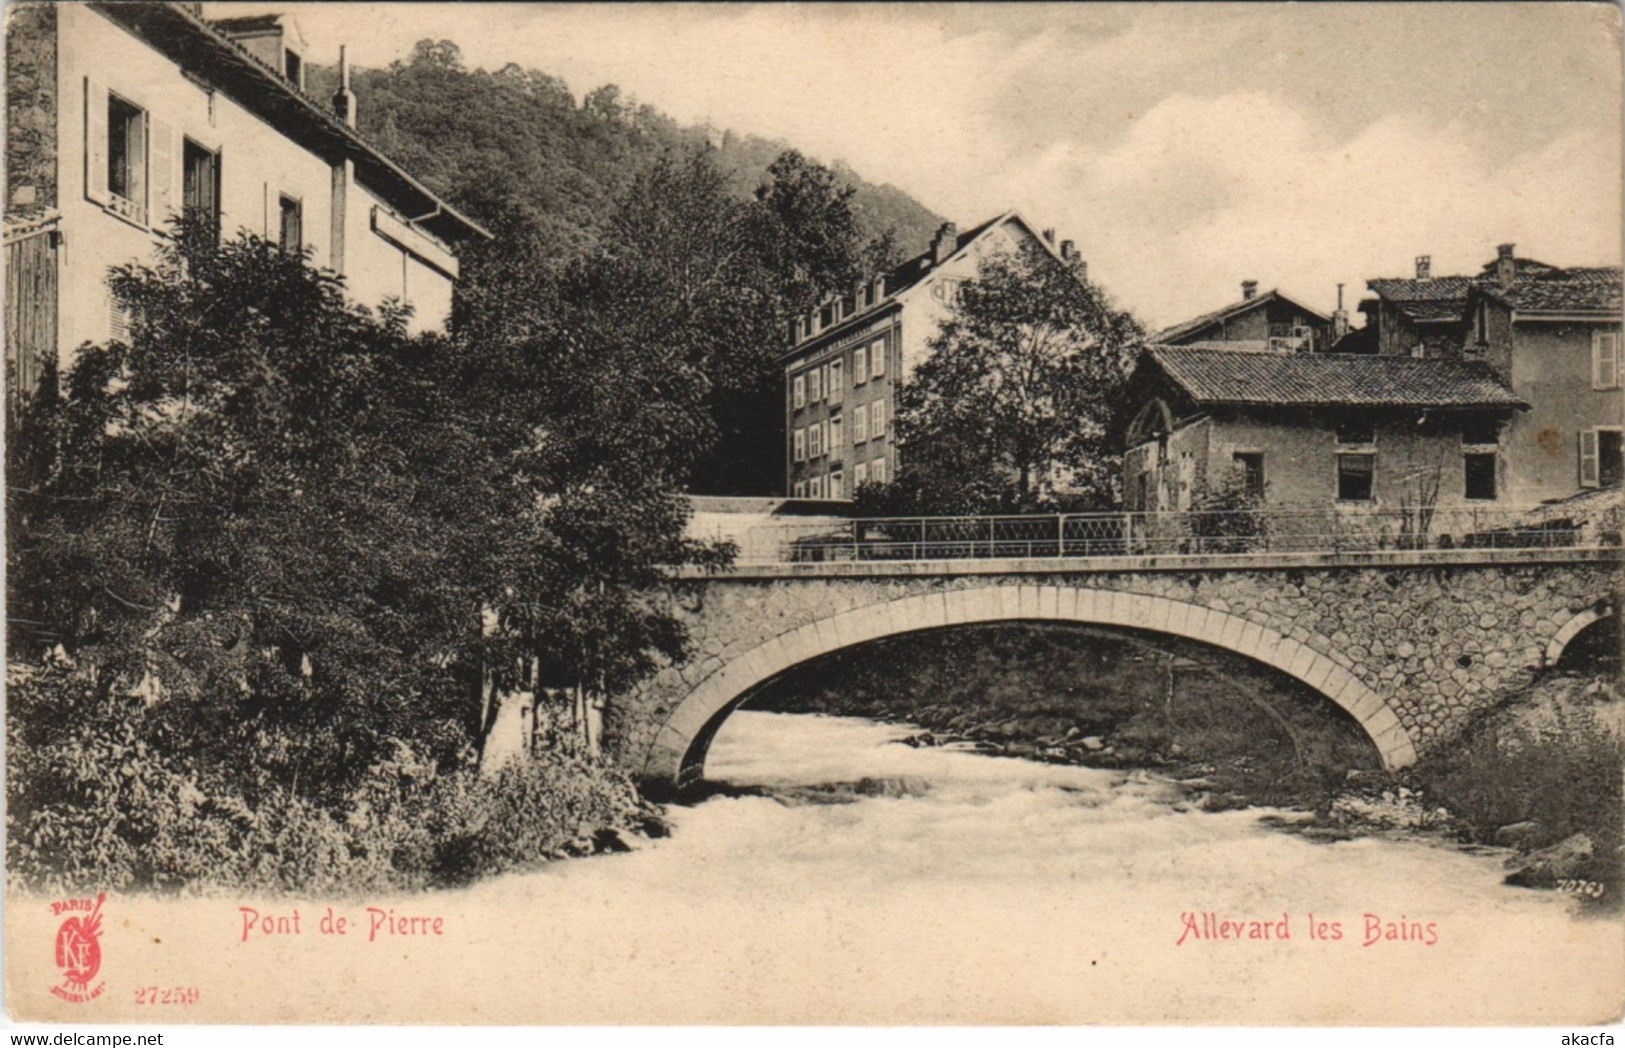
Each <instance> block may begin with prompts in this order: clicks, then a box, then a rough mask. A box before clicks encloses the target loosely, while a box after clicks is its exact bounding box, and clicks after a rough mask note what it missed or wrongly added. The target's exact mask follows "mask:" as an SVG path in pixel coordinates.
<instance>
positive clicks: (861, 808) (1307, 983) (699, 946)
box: [13, 711, 1622, 1024]
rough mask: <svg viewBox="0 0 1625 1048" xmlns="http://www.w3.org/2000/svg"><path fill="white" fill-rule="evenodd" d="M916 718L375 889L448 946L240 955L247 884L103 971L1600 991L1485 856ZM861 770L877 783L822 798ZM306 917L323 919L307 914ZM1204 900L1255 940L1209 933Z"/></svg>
mask: <svg viewBox="0 0 1625 1048" xmlns="http://www.w3.org/2000/svg"><path fill="white" fill-rule="evenodd" d="M904 734H907V729H905V728H901V727H897V726H891V725H881V724H875V723H871V722H867V721H861V720H852V719H843V718H829V717H809V716H791V715H782V714H770V713H753V712H749V711H744V712H741V713H738V714H736V715H735V716H734V717H733V718H732V719H731V720H730V721H729V722H728V724H727V725H726V727H725V728H724V730H723V731H722V732H721V734H720V735H719V736H718V738H717V740H716V742H715V744H714V746H713V748H712V750H711V756H710V762H709V765H708V769H707V770H708V776H709V778H710V779H711V780H712V781H714V782H716V783H719V784H722V789H721V791H720V792H718V793H717V794H716V795H713V796H712V797H710V798H709V799H707V800H704V801H701V802H698V803H695V804H693V805H690V806H678V807H675V808H674V809H673V813H672V818H673V823H674V833H673V835H672V836H671V837H669V838H666V839H662V840H659V841H653V842H650V843H649V844H648V845H647V846H645V847H643V848H642V849H640V850H639V851H637V852H634V853H631V854H622V855H605V856H599V857H595V858H591V859H585V860H579V861H571V862H559V863H554V864H552V865H550V866H548V867H546V868H544V869H541V870H539V871H537V872H533V873H525V874H515V875H510V876H506V877H501V878H497V879H495V880H493V881H490V882H487V883H484V884H481V885H478V886H476V887H474V888H472V889H468V890H465V891H458V892H447V893H438V894H434V895H430V896H418V897H413V898H405V899H395V900H373V903H374V905H375V906H377V907H379V908H380V909H383V908H391V907H393V908H395V909H397V910H399V911H400V912H401V913H402V914H405V913H417V912H424V913H433V914H435V915H438V916H440V917H442V918H443V920H444V922H445V924H444V927H445V929H446V931H445V933H444V935H443V936H442V937H440V938H428V939H424V938H417V939H388V938H384V939H380V940H379V941H375V942H372V943H368V942H366V941H365V939H364V938H363V937H361V936H359V935H357V936H355V937H352V938H349V939H348V940H345V941H339V940H337V939H332V940H330V941H323V940H322V939H321V937H319V936H312V935H309V934H307V935H304V936H302V937H281V938H278V937H269V938H260V937H257V936H256V937H251V938H250V940H249V941H247V942H242V941H239V940H238V935H237V931H238V928H237V923H236V922H237V910H236V904H237V902H239V901H238V900H232V901H231V902H230V903H227V902H224V901H187V902H156V901H152V900H145V901H142V900H124V901H121V902H119V903H118V904H117V906H115V905H113V904H110V906H109V912H110V913H111V914H114V915H115V916H118V915H123V914H128V916H124V917H123V924H122V925H121V926H119V927H121V928H123V929H129V930H130V931H131V932H132V933H133V934H130V935H128V936H126V937H125V938H124V939H117V938H116V937H114V936H112V935H111V933H110V936H109V942H108V943H107V946H106V956H108V957H109V958H110V959H109V961H108V962H107V963H108V965H109V968H111V967H112V964H113V959H117V960H118V961H119V963H121V964H122V963H126V959H127V958H129V957H131V956H134V957H135V958H136V959H137V960H138V962H139V964H140V965H145V966H146V967H148V968H151V967H159V968H162V967H163V963H167V964H168V965H169V967H168V969H167V971H166V978H168V979H171V980H173V981H175V982H176V983H177V984H180V985H185V984H189V983H191V982H193V981H197V982H199V983H202V984H204V985H205V991H204V994H205V997H204V999H205V1002H208V1001H210V1000H211V998H210V997H209V990H208V989H207V985H208V982H209V980H211V979H212V980H215V981H216V982H219V981H220V980H223V979H227V980H229V979H232V978H236V979H237V980H238V983H237V984H238V985H241V986H242V989H241V990H240V991H238V992H240V993H241V997H240V998H239V999H238V1001H239V1004H240V1010H239V1011H238V1012H237V1014H239V1015H240V1016H241V1017H243V1018H249V1019H259V1020H261V1021H269V1020H275V1019H278V1018H291V1017H302V1018H305V1019H307V1020H310V1019H315V1020H320V1019H321V1018H323V1017H324V1016H331V1017H349V1018H365V1019H371V1020H373V1021H379V1020H384V1021H394V1022H418V1021H425V1020H427V1021H436V1020H438V1021H442V1022H445V1021H454V1022H455V1021H495V1020H502V1021H509V1022H559V1023H604V1022H624V1021H640V1022H652V1023H737V1022H751V1023H785V1022H788V1023H832V1022H861V1023H944V1022H955V1023H960V1022H1010V1023H1028V1022H1040V1023H1042V1022H1068V1023H1079V1022H1081V1023H1137V1022H1156V1021H1159V1020H1161V1021H1168V1022H1198V1023H1215V1022H1237V1021H1240V1022H1253V1023H1297V1022H1304V1023H1313V1024H1338V1023H1347V1022H1355V1023H1448V1024H1460V1023H1466V1022H1469V1021H1474V1022H1489V1023H1517V1022H1532V1021H1538V1022H1545V1023H1553V1024H1556V1023H1580V1022H1585V1021H1587V1020H1596V1019H1599V1018H1601V1017H1603V1016H1604V1015H1606V1014H1607V1013H1608V1012H1610V1011H1611V1010H1612V1009H1613V1008H1614V1007H1615V1006H1616V1004H1615V1002H1616V999H1617V998H1616V994H1617V988H1618V987H1619V985H1620V982H1621V969H1622V964H1621V954H1622V944H1621V935H1620V929H1619V925H1618V923H1617V922H1616V921H1612V920H1596V919H1584V918H1577V917H1576V916H1575V915H1574V914H1575V907H1574V905H1573V900H1571V899H1568V898H1564V897H1561V896H1558V895H1555V894H1550V893H1537V892H1530V891H1522V890H1518V889H1513V888H1508V887H1505V886H1503V885H1502V884H1501V883H1500V879H1501V875H1502V871H1501V869H1500V864H1499V861H1498V858H1497V857H1496V856H1494V855H1470V854H1466V853H1463V852H1461V851H1459V850H1456V849H1453V848H1449V847H1443V846H1436V845H1430V844H1427V843H1421V842H1413V841H1389V840H1375V839H1362V840H1353V841H1346V842H1339V843H1333V844H1324V843H1312V842H1310V841H1308V840H1306V839H1304V838H1302V837H1299V836H1296V835H1293V834H1290V833H1286V832H1282V831H1281V830H1279V829H1272V828H1270V827H1269V826H1267V825H1265V824H1264V823H1262V822H1261V821H1260V817H1261V815H1262V814H1265V813H1261V812H1259V811H1256V810H1254V811H1234V812H1225V813H1220V814H1211V813H1204V812H1199V811H1189V810H1181V807H1182V806H1181V805H1179V803H1178V801H1179V794H1178V791H1177V788H1176V787H1175V786H1173V785H1172V784H1171V783H1168V782H1166V781H1164V780H1160V779H1158V778H1157V777H1155V776H1152V775H1146V774H1128V775H1125V774H1121V773H1116V772H1109V771H1099V770H1092V769H1085V768H1075V767H1063V766H1054V765H1044V764H1038V763H1031V762H1026V761H1019V760H1012V759H1006V758H996V757H987V756H980V755H977V754H973V753H965V752H951V751H945V750H933V749H913V748H910V747H907V746H902V745H897V744H895V742H894V740H895V739H897V738H899V737H900V736H902V735H904ZM863 780H869V782H868V784H867V785H866V786H864V787H863V788H862V789H861V790H859V791H857V792H858V793H860V794H864V793H867V794H873V795H860V796H857V797H856V798H855V799H854V798H853V793H854V791H852V790H851V789H845V790H842V789H831V788H830V784H838V783H857V782H862V781H863ZM255 905H263V906H265V907H266V908H267V912H270V910H271V908H274V907H276V906H279V905H280V906H283V907H284V908H286V904H278V903H273V902H269V901H268V902H264V903H258V904H255ZM361 908H362V904H356V905H350V906H348V907H347V909H348V910H349V911H350V912H352V913H355V912H356V911H359V910H361ZM303 909H304V910H305V914H304V917H305V920H306V921H307V922H309V923H310V924H311V925H312V926H313V925H314V922H315V918H316V916H317V915H318V914H320V913H321V911H322V905H318V904H304V905H303ZM338 909H339V910H340V911H341V912H342V911H344V910H346V907H343V906H341V907H339V908H338ZM1187 914H1188V915H1191V916H1190V918H1189V921H1188V922H1187V918H1186V917H1185V915H1187ZM1204 914H1211V915H1213V918H1214V922H1218V921H1228V922H1240V927H1241V928H1242V935H1243V937H1242V938H1239V939H1236V938H1222V939H1212V938H1205V937H1200V936H1201V935H1202V934H1203V933H1205V932H1206V931H1208V930H1210V929H1216V928H1217V927H1218V925H1217V924H1216V923H1210V922H1209V921H1207V920H1206V919H1205V918H1203V917H1202V916H1201V915H1204ZM1311 914H1313V921H1314V922H1315V927H1313V928H1312V926H1311V917H1310V915H1311ZM1367 914H1371V915H1373V916H1374V918H1375V919H1376V920H1377V921H1378V922H1379V923H1378V934H1379V938H1378V939H1377V941H1375V942H1373V943H1372V944H1371V945H1365V940H1366V938H1367V921H1368V918H1367V917H1366V915H1367ZM1283 915H1284V917H1283ZM1283 919H1284V921H1285V924H1284V925H1283V924H1282V922H1283ZM1252 922H1262V923H1252ZM1390 923H1392V924H1393V925H1394V926H1395V928H1396V929H1397V930H1399V931H1400V933H1401V937H1399V938H1383V937H1380V936H1382V934H1383V933H1384V932H1386V931H1388V930H1389V927H1388V926H1389V924H1390ZM1266 924H1267V926H1268V932H1267V934H1268V935H1269V938H1267V939H1265V938H1252V937H1249V936H1251V935H1255V934H1263V933H1264V925H1266ZM1333 924H1336V925H1337V926H1338V927H1339V928H1340V931H1341V938H1332V937H1330V936H1331V932H1332V926H1333ZM160 930H161V931H162V934H161V935H160V934H158V933H159V931H160ZM310 930H314V928H313V927H312V928H311V929H310ZM1317 930H1318V931H1319V932H1320V933H1321V935H1320V936H1318V937H1317V936H1316V935H1315V934H1314V933H1315V932H1316V931H1317ZM1413 930H1414V932H1415V934H1411V933H1412V932H1413ZM46 931H47V932H48V928H47V929H46ZM13 932H14V934H22V933H21V932H18V931H17V929H16V928H15V922H14V928H13ZM1282 932H1285V933H1286V937H1285V938H1283V937H1282V934H1281V933H1282ZM148 933H152V934H150V935H149V934H148ZM1182 934H1183V935H1184V936H1185V941H1184V942H1183V943H1181V942H1180V941H1179V940H1180V938H1181V935H1182ZM166 936H167V938H165V937H166ZM149 938H151V939H154V940H156V939H159V938H165V942H167V943H170V944H171V945H170V946H169V947H162V946H158V947H155V946H152V945H151V944H150V943H149V942H148V939H149ZM47 941H48V940H47ZM13 945H14V948H15V943H14V944H13ZM160 951H163V952H160ZM164 958H168V960H167V962H165V961H164ZM161 962H163V963H161ZM245 980H247V981H245ZM250 986H251V989H250ZM121 992H122V991H121ZM224 996H226V995H225V994H223V993H221V992H216V993H215V994H214V996H213V998H212V1000H213V1001H215V1002H219V1001H220V1000H221V999H222V997H224ZM212 1013H213V1010H212V1009H209V1008H207V1007H204V1006H199V1008H198V1009H197V1011H196V1012H195V1014H192V1015H185V1016H183V1015H181V1014H173V1015H169V1016H166V1017H164V1018H167V1019H169V1020H170V1021H176V1020H181V1019H185V1018H193V1019H201V1018H206V1017H208V1016H209V1015H210V1014H212Z"/></svg>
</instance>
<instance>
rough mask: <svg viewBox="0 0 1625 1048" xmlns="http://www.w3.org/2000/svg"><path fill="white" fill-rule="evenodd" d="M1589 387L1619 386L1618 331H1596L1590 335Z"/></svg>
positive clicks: (1610, 387)
mask: <svg viewBox="0 0 1625 1048" xmlns="http://www.w3.org/2000/svg"><path fill="white" fill-rule="evenodd" d="M1591 388H1592V389H1618V388H1619V332H1617V331H1596V332H1593V333H1592V335H1591Z"/></svg>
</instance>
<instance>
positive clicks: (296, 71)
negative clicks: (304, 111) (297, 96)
mask: <svg viewBox="0 0 1625 1048" xmlns="http://www.w3.org/2000/svg"><path fill="white" fill-rule="evenodd" d="M282 75H283V76H285V77H287V78H288V79H289V80H290V81H291V82H292V83H293V86H294V87H297V88H299V90H301V91H303V90H304V89H305V64H304V62H302V61H300V59H299V55H298V53H297V52H294V51H289V50H287V49H286V48H284V49H283V51H282Z"/></svg>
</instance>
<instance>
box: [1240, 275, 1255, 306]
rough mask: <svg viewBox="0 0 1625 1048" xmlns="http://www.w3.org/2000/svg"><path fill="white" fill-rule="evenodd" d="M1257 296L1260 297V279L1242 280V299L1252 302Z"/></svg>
mask: <svg viewBox="0 0 1625 1048" xmlns="http://www.w3.org/2000/svg"><path fill="white" fill-rule="evenodd" d="M1257 297H1258V281H1256V280H1243V281H1242V282H1241V299H1242V301H1243V302H1251V301H1252V300H1253V299H1255V298H1257Z"/></svg>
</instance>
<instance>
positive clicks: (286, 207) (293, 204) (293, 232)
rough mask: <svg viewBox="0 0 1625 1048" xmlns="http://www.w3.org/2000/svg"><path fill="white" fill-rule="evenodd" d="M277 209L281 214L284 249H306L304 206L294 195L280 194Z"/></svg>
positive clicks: (291, 250)
mask: <svg viewBox="0 0 1625 1048" xmlns="http://www.w3.org/2000/svg"><path fill="white" fill-rule="evenodd" d="M277 210H278V212H279V213H280V215H281V220H282V221H281V229H282V250H284V251H289V252H294V251H303V250H304V249H305V220H304V206H303V205H302V204H301V203H300V202H299V201H297V200H295V199H294V198H293V197H290V196H278V197H277Z"/></svg>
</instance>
